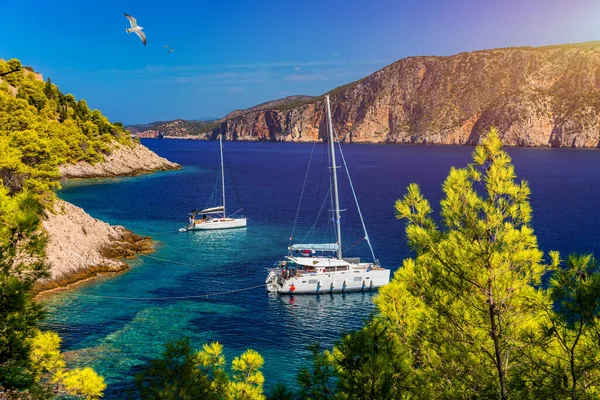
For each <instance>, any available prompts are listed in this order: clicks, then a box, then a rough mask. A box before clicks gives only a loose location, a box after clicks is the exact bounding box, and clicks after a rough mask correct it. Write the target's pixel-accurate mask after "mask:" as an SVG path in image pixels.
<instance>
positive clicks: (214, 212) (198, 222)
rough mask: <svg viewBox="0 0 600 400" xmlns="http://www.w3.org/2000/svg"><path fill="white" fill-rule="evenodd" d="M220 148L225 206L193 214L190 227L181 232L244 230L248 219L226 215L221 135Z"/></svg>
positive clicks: (220, 137)
mask: <svg viewBox="0 0 600 400" xmlns="http://www.w3.org/2000/svg"><path fill="white" fill-rule="evenodd" d="M219 148H220V151H221V186H222V195H223V200H222V202H223V205H220V206H217V207H210V208H205V209H204V210H201V211H198V212H195V211H194V212H192V213H191V214H190V215H189V217H188V225H187V227H186V228H181V229H180V231H182V232H183V231H186V230H188V231H194V230H211V229H229V228H244V227H245V226H246V218H245V217H241V218H233V217H232V216H229V217H227V216H226V215H227V214H225V169H224V167H223V135H219Z"/></svg>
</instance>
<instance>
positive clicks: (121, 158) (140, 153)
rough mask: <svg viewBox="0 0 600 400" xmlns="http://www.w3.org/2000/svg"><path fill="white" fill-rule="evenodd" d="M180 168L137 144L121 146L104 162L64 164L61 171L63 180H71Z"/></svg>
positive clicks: (60, 168) (60, 167)
mask: <svg viewBox="0 0 600 400" xmlns="http://www.w3.org/2000/svg"><path fill="white" fill-rule="evenodd" d="M179 168H181V166H180V165H179V164H176V163H174V162H171V161H169V160H167V159H166V158H163V157H160V156H158V155H157V154H156V153H154V152H153V151H151V150H150V149H148V148H147V147H145V146H143V145H141V144H139V143H135V144H134V145H133V146H132V147H130V146H123V145H121V146H119V147H116V148H114V149H113V151H112V153H111V154H110V155H108V156H105V160H104V162H101V163H96V164H90V163H88V162H82V161H80V162H78V163H76V164H64V165H61V166H59V171H60V173H61V176H62V177H63V178H66V179H71V178H104V177H113V176H127V175H139V174H144V173H149V172H153V171H161V170H170V169H179Z"/></svg>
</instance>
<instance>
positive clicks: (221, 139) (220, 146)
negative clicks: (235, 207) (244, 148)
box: [219, 135, 226, 218]
mask: <svg viewBox="0 0 600 400" xmlns="http://www.w3.org/2000/svg"><path fill="white" fill-rule="evenodd" d="M219 148H220V149H221V184H222V185H223V218H225V216H226V215H225V169H224V168H223V135H219Z"/></svg>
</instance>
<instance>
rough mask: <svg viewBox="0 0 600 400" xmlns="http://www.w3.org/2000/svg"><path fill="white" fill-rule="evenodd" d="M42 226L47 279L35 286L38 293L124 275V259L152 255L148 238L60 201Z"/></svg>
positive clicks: (125, 264) (125, 267)
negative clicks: (106, 276)
mask: <svg viewBox="0 0 600 400" xmlns="http://www.w3.org/2000/svg"><path fill="white" fill-rule="evenodd" d="M42 226H43V228H44V230H45V231H46V232H47V234H48V243H47V245H46V261H47V263H48V264H49V266H50V277H49V278H48V279H46V280H44V281H41V282H39V283H38V284H37V287H36V290H37V291H38V292H40V291H47V290H51V289H56V288H61V287H68V286H69V285H72V284H73V283H75V282H78V281H81V280H85V279H87V278H90V277H96V276H98V275H101V274H105V273H116V272H121V271H124V270H126V269H128V268H129V266H128V265H127V263H125V262H124V261H122V259H123V258H131V257H133V256H134V255H135V254H136V253H140V252H150V251H152V244H151V243H152V242H151V240H150V238H147V237H146V238H144V237H141V236H138V235H135V234H133V233H132V232H131V231H129V230H127V229H125V228H124V227H122V226H111V225H109V224H107V223H105V222H102V221H100V220H98V219H96V218H93V217H91V216H90V215H88V214H87V213H86V212H85V211H83V209H81V208H79V207H76V206H74V205H73V204H70V203H67V202H65V201H62V200H57V201H56V203H55V205H54V208H53V209H52V210H49V211H46V215H45V218H44V220H43V222H42Z"/></svg>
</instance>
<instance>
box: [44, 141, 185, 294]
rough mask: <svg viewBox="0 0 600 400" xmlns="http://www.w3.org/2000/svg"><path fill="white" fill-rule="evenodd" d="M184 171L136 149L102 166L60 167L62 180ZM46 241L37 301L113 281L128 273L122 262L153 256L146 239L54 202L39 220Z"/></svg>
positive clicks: (119, 150) (119, 152)
mask: <svg viewBox="0 0 600 400" xmlns="http://www.w3.org/2000/svg"><path fill="white" fill-rule="evenodd" d="M181 168H182V167H181V166H180V165H179V164H176V163H173V162H171V161H169V160H167V159H166V158H163V157H160V156H158V155H157V154H156V153H154V152H152V151H151V150H150V149H148V148H147V147H145V146H144V145H142V144H140V143H137V142H136V143H134V145H133V146H125V145H114V147H113V151H112V152H111V154H110V155H108V156H106V159H105V161H103V162H100V163H96V164H90V163H87V162H78V163H76V164H69V165H61V166H59V171H60V173H61V177H62V179H66V180H76V179H102V178H112V177H121V176H137V175H144V174H151V173H154V172H158V171H168V170H178V169H181ZM42 226H43V229H44V230H45V231H46V233H47V235H48V243H47V245H46V262H47V263H48V265H49V267H50V271H49V272H50V277H49V278H47V279H44V280H42V281H39V282H37V283H36V285H35V287H34V295H35V297H36V298H40V297H41V296H46V295H51V294H52V293H54V292H57V291H62V290H68V289H71V288H73V287H77V286H78V285H79V284H81V283H83V282H89V281H92V280H94V279H97V278H100V277H105V276H107V275H117V274H121V273H123V272H126V271H127V270H129V269H130V266H129V264H128V263H126V262H125V261H124V260H127V259H132V258H134V257H136V256H137V255H138V254H148V253H152V252H154V247H153V241H152V238H151V237H150V236H140V235H137V234H135V233H134V232H132V231H130V230H129V229H127V228H125V227H123V226H120V225H115V226H113V225H110V224H108V223H106V222H104V221H101V220H99V219H97V218H93V217H92V216H90V215H89V214H87V213H86V212H85V210H83V209H82V208H80V207H77V206H75V205H73V204H71V203H69V202H66V201H64V200H61V199H57V200H56V202H55V204H54V205H53V207H52V208H51V209H49V210H46V212H45V216H44V218H43V220H42Z"/></svg>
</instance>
